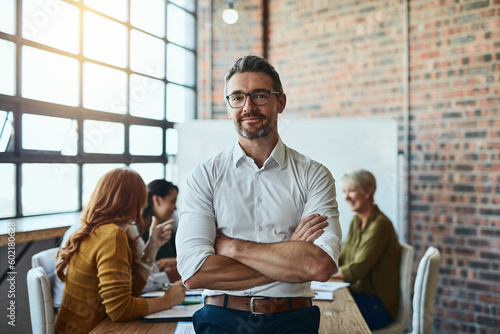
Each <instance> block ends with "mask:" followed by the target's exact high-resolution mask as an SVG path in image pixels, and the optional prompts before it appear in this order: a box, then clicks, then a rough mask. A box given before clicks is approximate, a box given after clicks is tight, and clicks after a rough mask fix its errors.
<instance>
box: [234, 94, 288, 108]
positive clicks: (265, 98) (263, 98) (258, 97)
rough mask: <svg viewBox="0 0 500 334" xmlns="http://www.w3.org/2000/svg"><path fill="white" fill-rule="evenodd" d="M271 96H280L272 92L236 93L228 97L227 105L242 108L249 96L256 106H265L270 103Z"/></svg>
mask: <svg viewBox="0 0 500 334" xmlns="http://www.w3.org/2000/svg"><path fill="white" fill-rule="evenodd" d="M271 94H279V92H271V91H270V90H257V91H254V92H250V93H246V94H245V93H234V94H231V95H228V96H226V99H227V103H229V106H230V107H231V108H241V107H243V106H244V105H245V103H246V100H247V96H250V100H252V103H253V104H255V105H256V106H263V105H264V104H267V103H268V102H269V98H270V97H271Z"/></svg>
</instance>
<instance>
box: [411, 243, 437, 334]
mask: <svg viewBox="0 0 500 334" xmlns="http://www.w3.org/2000/svg"><path fill="white" fill-rule="evenodd" d="M440 262H441V254H440V253H439V250H438V249H437V248H434V247H429V248H428V249H427V251H426V252H425V254H424V256H423V257H422V259H421V260H420V263H419V264H418V270H417V277H416V278H415V293H414V295H413V321H412V327H413V333H414V334H430V333H431V331H432V322H433V320H434V304H435V300H436V290H437V284H438V276H439V264H440Z"/></svg>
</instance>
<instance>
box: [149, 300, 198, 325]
mask: <svg viewBox="0 0 500 334" xmlns="http://www.w3.org/2000/svg"><path fill="white" fill-rule="evenodd" d="M202 307H203V304H201V303H200V304H189V305H176V306H174V307H172V308H169V309H167V310H163V311H160V312H156V313H152V314H150V315H146V316H143V317H141V320H142V321H145V322H156V321H181V320H191V319H192V317H193V314H194V313H195V312H196V311H198V310H199V309H200V308H202Z"/></svg>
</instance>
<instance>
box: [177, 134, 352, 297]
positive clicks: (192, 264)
mask: <svg viewBox="0 0 500 334" xmlns="http://www.w3.org/2000/svg"><path fill="white" fill-rule="evenodd" d="M185 188H186V189H185V190H183V192H184V194H183V205H182V208H181V212H180V221H179V227H178V230H177V235H176V245H177V267H178V270H179V273H180V274H181V276H182V279H183V281H186V280H187V279H189V278H190V277H191V276H193V275H194V274H195V273H196V272H197V271H198V270H199V269H200V268H201V266H202V265H203V262H204V261H205V259H206V258H207V257H208V256H209V255H214V254H215V252H214V247H213V244H214V240H215V238H216V235H220V234H223V235H225V236H227V237H229V238H238V239H244V240H249V241H253V242H258V243H276V242H283V241H288V240H290V238H291V236H292V234H293V232H294V231H295V229H296V228H297V226H298V225H299V223H300V221H301V220H302V219H303V218H305V217H307V216H310V215H311V214H313V213H317V214H320V215H325V216H326V217H327V221H328V226H327V227H325V228H324V232H323V234H322V235H321V236H320V237H319V238H317V239H316V240H315V241H314V244H315V245H317V246H318V247H321V249H323V250H324V251H325V252H326V253H327V254H328V255H329V256H330V257H331V258H332V259H333V261H334V262H335V264H337V266H338V258H339V254H340V240H342V233H341V229H340V224H339V212H338V207H337V201H336V193H335V180H334V179H333V177H332V175H331V173H330V171H329V170H328V169H327V168H326V167H325V166H323V165H321V164H320V163H318V162H316V161H314V160H311V159H310V158H309V157H307V156H304V155H302V154H300V153H298V152H296V151H294V150H292V149H290V148H288V147H287V146H285V145H284V144H283V142H282V141H281V139H279V140H278V143H277V144H276V147H275V148H274V150H273V151H272V153H271V155H270V156H269V158H268V159H267V160H266V161H265V163H264V165H263V166H262V168H260V169H259V168H258V167H257V165H256V164H255V163H254V161H253V159H252V158H250V157H248V156H246V155H245V152H244V151H243V149H242V148H241V147H240V145H239V144H238V143H237V144H236V145H235V146H234V147H233V148H232V149H230V150H227V151H224V152H222V153H219V154H218V155H217V156H215V157H214V158H212V159H210V160H208V161H206V162H204V163H201V164H200V165H198V166H197V167H196V168H195V169H194V170H193V171H192V172H191V174H190V176H189V177H188V180H187V184H186V187H185ZM222 293H226V294H230V295H239V296H253V295H255V296H266V297H301V296H302V297H313V296H314V293H313V292H312V290H311V288H310V283H293V284H292V283H283V282H273V283H270V284H266V285H261V286H257V287H255V288H252V289H247V290H239V291H215V290H205V292H204V295H216V294H222Z"/></svg>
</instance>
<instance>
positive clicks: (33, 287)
mask: <svg viewBox="0 0 500 334" xmlns="http://www.w3.org/2000/svg"><path fill="white" fill-rule="evenodd" d="M27 284H28V299H29V305H30V315H31V330H32V333H33V334H52V333H54V332H55V316H54V304H53V302H52V291H51V288H50V284H49V279H48V278H47V275H46V273H45V270H44V269H43V268H42V267H36V268H31V269H30V270H29V271H28V276H27Z"/></svg>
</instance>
